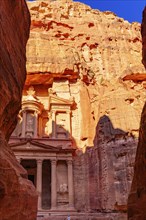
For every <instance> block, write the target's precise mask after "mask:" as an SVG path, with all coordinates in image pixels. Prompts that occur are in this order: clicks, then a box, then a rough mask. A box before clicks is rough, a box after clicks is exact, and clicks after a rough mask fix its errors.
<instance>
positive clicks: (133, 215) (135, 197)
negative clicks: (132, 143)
mask: <svg viewBox="0 0 146 220" xmlns="http://www.w3.org/2000/svg"><path fill="white" fill-rule="evenodd" d="M141 33H142V42H143V47H142V51H143V64H144V65H145V68H146V8H145V9H144V11H143V21H142V29H141ZM145 118H146V104H145V105H144V107H143V111H142V114H141V122H140V131H139V142H138V148H137V152H136V160H135V170H134V178H133V182H132V187H131V191H130V195H129V199H128V219H129V220H136V219H141V220H144V219H146V213H145V209H146V205H145V204H146V190H145V188H146V174H145V167H146V162H145V157H146V146H145V143H146V135H145V134H146V121H145Z"/></svg>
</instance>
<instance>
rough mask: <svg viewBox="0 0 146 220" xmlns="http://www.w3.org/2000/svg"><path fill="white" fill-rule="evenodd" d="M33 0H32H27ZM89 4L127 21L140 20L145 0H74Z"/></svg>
mask: <svg viewBox="0 0 146 220" xmlns="http://www.w3.org/2000/svg"><path fill="white" fill-rule="evenodd" d="M29 1H33V0H29ZM74 1H76V2H77V1H78V2H82V3H85V4H87V5H90V6H91V7H92V8H95V9H99V10H100V11H112V12H114V13H115V14H116V15H117V16H119V17H122V18H124V19H125V20H128V21H129V22H134V21H137V22H140V23H141V21H142V11H143V9H144V7H145V5H146V0H74Z"/></svg>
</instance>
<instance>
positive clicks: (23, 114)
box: [22, 111, 26, 138]
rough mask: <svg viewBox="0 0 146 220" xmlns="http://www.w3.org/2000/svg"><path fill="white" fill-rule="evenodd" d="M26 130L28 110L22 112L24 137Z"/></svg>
mask: <svg viewBox="0 0 146 220" xmlns="http://www.w3.org/2000/svg"><path fill="white" fill-rule="evenodd" d="M25 131H26V111H23V112H22V137H23V138H25Z"/></svg>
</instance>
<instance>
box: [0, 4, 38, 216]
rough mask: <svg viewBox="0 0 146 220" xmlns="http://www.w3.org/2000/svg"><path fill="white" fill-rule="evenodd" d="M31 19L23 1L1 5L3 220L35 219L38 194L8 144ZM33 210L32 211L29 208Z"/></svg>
mask: <svg viewBox="0 0 146 220" xmlns="http://www.w3.org/2000/svg"><path fill="white" fill-rule="evenodd" d="M29 25H30V17H29V12H28V10H27V6H26V3H25V1H24V0H19V1H18V0H1V2H0V219H3V220H10V219H11V220H14V219H15V220H20V219H22V220H23V219H25V220H26V219H27V220H30V219H31V220H32V219H35V218H36V207H37V205H36V204H37V195H36V192H35V189H34V187H33V186H32V184H31V183H30V182H29V181H28V180H27V179H26V176H27V175H26V172H25V170H23V168H22V167H21V166H20V165H19V164H18V162H17V160H16V159H15V157H14V155H13V153H12V151H11V150H10V148H9V147H8V145H7V140H8V139H9V137H10V135H11V133H12V131H13V130H14V128H15V125H16V123H17V114H18V112H19V110H20V105H21V104H20V103H21V95H22V89H23V85H24V82H25V77H26V69H25V64H26V56H25V52H26V51H25V47H26V42H27V39H28V36H29ZM30 207H31V208H30Z"/></svg>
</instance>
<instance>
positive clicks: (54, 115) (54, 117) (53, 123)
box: [52, 111, 56, 138]
mask: <svg viewBox="0 0 146 220" xmlns="http://www.w3.org/2000/svg"><path fill="white" fill-rule="evenodd" d="M52 138H56V111H52Z"/></svg>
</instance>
